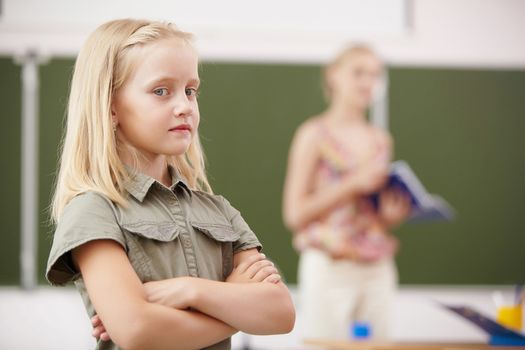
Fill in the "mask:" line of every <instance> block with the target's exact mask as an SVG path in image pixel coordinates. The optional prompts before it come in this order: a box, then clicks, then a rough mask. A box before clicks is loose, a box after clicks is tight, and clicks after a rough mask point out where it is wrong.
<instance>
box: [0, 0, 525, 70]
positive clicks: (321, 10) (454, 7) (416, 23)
mask: <svg viewBox="0 0 525 350" xmlns="http://www.w3.org/2000/svg"><path fill="white" fill-rule="evenodd" d="M152 4H154V5H152ZM124 16H133V17H150V18H157V19H159V18H162V19H166V20H172V21H174V22H175V23H178V24H179V25H180V26H181V27H182V29H184V30H187V31H191V32H193V33H195V34H196V35H197V39H198V40H197V45H198V47H199V49H200V51H201V56H202V57H203V58H204V59H207V60H225V61H254V62H268V61H270V62H272V61H273V62H292V63H301V62H315V63H318V62H324V61H325V60H326V59H327V58H328V57H331V56H332V55H333V54H334V52H335V51H336V50H337V49H338V48H339V47H340V45H342V44H343V43H346V42H348V41H351V40H366V41H368V42H370V43H372V44H373V45H374V46H375V47H376V48H377V49H378V50H379V51H380V52H381V53H382V54H383V55H384V56H385V57H386V59H387V60H389V61H390V62H391V63H392V64H394V65H425V66H469V67H489V68H490V67H494V68H519V69H523V68H525V45H523V40H524V38H525V20H523V19H525V18H524V17H525V1H523V0H497V1H496V0H493V1H489V0H367V1H360V0H324V1H322V2H305V1H301V0H287V1H281V0H267V1H264V2H246V1H242V0H224V1H213V0H206V1H199V2H198V3H197V2H184V1H180V0H171V1H170V0H159V1H156V2H155V3H151V2H145V1H144V0H129V1H125V0H114V1H111V2H108V1H104V0H93V1H89V2H87V1H80V0H46V1H39V0H4V1H3V14H2V17H1V18H0V54H2V55H6V54H13V53H23V52H25V51H26V50H28V49H35V50H37V51H39V52H41V53H44V54H46V53H47V54H51V55H59V56H73V55H75V53H76V52H77V50H78V49H79V47H80V45H81V44H82V42H83V41H84V39H85V37H86V35H87V33H89V32H90V31H91V30H92V29H94V27H95V26H96V25H97V24H99V23H101V22H103V21H105V20H108V19H110V18H116V17H124Z"/></svg>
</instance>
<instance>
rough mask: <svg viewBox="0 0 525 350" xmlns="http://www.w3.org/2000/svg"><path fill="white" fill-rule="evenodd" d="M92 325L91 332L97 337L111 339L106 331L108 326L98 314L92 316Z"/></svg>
mask: <svg viewBox="0 0 525 350" xmlns="http://www.w3.org/2000/svg"><path fill="white" fill-rule="evenodd" d="M91 325H92V326H93V331H92V332H91V335H93V336H94V337H95V338H96V339H99V338H100V340H102V341H108V340H111V338H110V337H109V334H108V332H106V328H105V327H104V324H103V323H102V320H101V319H100V317H98V315H95V316H93V317H91Z"/></svg>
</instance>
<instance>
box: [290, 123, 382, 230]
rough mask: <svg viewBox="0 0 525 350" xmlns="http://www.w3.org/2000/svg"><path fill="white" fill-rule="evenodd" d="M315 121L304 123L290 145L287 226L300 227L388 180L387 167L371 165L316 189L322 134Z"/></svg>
mask: <svg viewBox="0 0 525 350" xmlns="http://www.w3.org/2000/svg"><path fill="white" fill-rule="evenodd" d="M318 134H319V132H318V128H317V125H316V124H315V122H312V121H310V122H307V123H306V124H304V125H303V126H301V127H300V128H299V129H298V131H297V132H296V135H295V136H294V140H293V141H292V146H291V148H290V154H289V159H288V169H287V172H286V179H285V185H284V200H283V202H284V204H283V216H284V221H285V224H286V226H287V227H288V228H289V229H290V230H291V231H294V232H297V231H299V230H300V229H301V228H303V227H304V226H306V225H308V224H309V223H310V222H312V221H313V220H315V219H318V218H319V217H322V216H323V215H324V214H325V213H327V212H329V211H331V210H332V209H333V208H334V207H337V206H338V205H341V204H342V203H344V202H347V201H351V200H354V199H355V197H356V196H359V195H360V194H365V193H368V192H372V191H374V190H375V189H377V188H378V187H379V185H380V184H381V183H382V181H383V180H384V174H385V170H384V169H382V168H381V167H375V166H370V167H367V168H366V169H362V170H360V171H359V172H358V173H355V174H352V175H350V176H346V177H345V178H343V179H342V181H340V182H335V183H332V184H327V185H325V186H323V188H322V190H317V191H314V188H313V187H314V186H313V185H314V177H313V174H314V173H315V168H316V166H317V162H318V161H319V148H318V146H317V145H318V143H319V141H320V140H319V136H318Z"/></svg>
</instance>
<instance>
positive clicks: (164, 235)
mask: <svg viewBox="0 0 525 350" xmlns="http://www.w3.org/2000/svg"><path fill="white" fill-rule="evenodd" d="M121 227H122V229H123V230H124V232H126V245H127V249H128V257H129V260H130V262H131V265H132V266H133V268H134V269H135V271H136V272H137V275H138V276H139V278H140V279H141V281H142V282H147V281H153V280H160V279H166V278H171V277H176V276H184V275H187V274H188V271H187V268H186V263H185V261H184V257H183V256H182V255H181V254H180V253H178V251H179V248H178V247H179V244H178V243H177V238H178V237H179V235H180V228H179V227H178V226H177V225H176V224H175V223H174V222H169V221H167V222H148V221H141V222H135V223H125V224H122V225H121Z"/></svg>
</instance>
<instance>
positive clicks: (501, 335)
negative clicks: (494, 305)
mask: <svg viewBox="0 0 525 350" xmlns="http://www.w3.org/2000/svg"><path fill="white" fill-rule="evenodd" d="M441 305H442V306H443V307H445V308H446V309H448V310H450V311H452V312H454V313H456V314H458V315H460V316H462V317H463V318H465V319H467V320H469V321H470V322H472V323H474V324H475V325H476V326H478V327H479V328H481V329H482V330H484V331H485V332H486V333H487V334H488V335H489V336H490V338H489V343H490V344H491V345H510V346H522V345H525V335H524V334H521V333H518V332H516V331H514V330H512V329H510V328H507V327H505V326H503V325H501V324H500V323H498V322H496V321H494V320H492V319H490V318H489V317H487V316H485V315H483V314H481V313H480V312H478V311H476V310H474V309H472V308H470V307H466V306H451V305H445V304H441Z"/></svg>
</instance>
